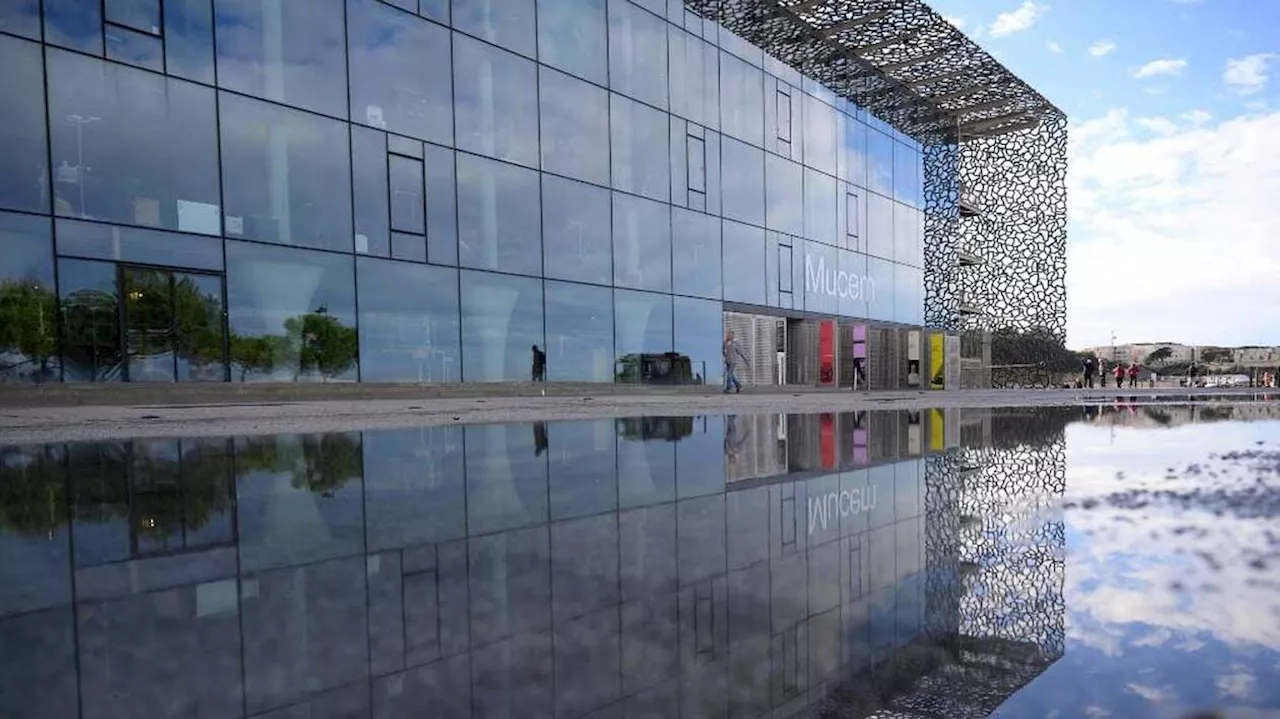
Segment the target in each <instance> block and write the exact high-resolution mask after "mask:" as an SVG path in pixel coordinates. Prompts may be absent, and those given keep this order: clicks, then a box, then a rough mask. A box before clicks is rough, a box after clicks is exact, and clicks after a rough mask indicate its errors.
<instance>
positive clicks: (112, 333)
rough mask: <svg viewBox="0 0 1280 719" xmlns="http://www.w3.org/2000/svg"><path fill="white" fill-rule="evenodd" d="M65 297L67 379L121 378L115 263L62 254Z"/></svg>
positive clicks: (60, 264) (64, 365) (61, 287)
mask: <svg viewBox="0 0 1280 719" xmlns="http://www.w3.org/2000/svg"><path fill="white" fill-rule="evenodd" d="M58 290H59V294H60V296H61V298H62V372H63V379H65V380H66V381H68V382H113V381H118V380H121V379H123V376H122V369H123V356H122V355H121V354H120V306H119V304H118V300H117V297H116V266H115V265H113V264H111V263H109V262H88V261H85V260H58Z"/></svg>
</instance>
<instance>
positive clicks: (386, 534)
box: [360, 260, 467, 647]
mask: <svg viewBox="0 0 1280 719" xmlns="http://www.w3.org/2000/svg"><path fill="white" fill-rule="evenodd" d="M368 262H369V264H382V263H379V262H376V261H368ZM364 263H365V261H363V260H362V261H360V264H364ZM455 277H456V273H455ZM361 289H363V288H361ZM455 297H456V295H455ZM362 303H363V301H362ZM361 310H363V307H362V308H361ZM360 325H361V330H362V331H363V329H364V318H363V317H361V321H360ZM456 370H457V368H456V367H455V372H456ZM462 432H463V429H462V427H413V428H409V429H396V430H379V431H377V432H366V433H365V434H364V474H365V482H364V486H365V516H366V518H367V519H366V521H367V524H366V527H367V529H366V531H367V537H368V542H369V550H370V551H386V550H389V549H392V550H393V549H401V548H409V547H417V546H418V545H424V544H425V545H430V544H432V543H435V542H441V541H447V540H450V539H460V538H462V537H465V536H466V521H467V510H466V485H465V482H466V475H465V474H464V472H465V469H464V464H463V462H464V458H463V445H462ZM427 551H428V552H429V553H431V554H434V553H435V548H434V547H430V548H428V549H427ZM437 566H438V565H437ZM428 579H429V581H428V582H427V583H426V584H425V585H418V586H426V587H430V588H431V590H433V591H434V590H435V588H436V586H437V585H436V580H435V577H430V578H428ZM417 616H423V615H417ZM433 624H434V622H433ZM397 626H398V625H397ZM415 636H416V637H420V636H423V635H417V634H416V632H415ZM384 646H385V645H384ZM418 646H419V647H420V646H421V645H418Z"/></svg>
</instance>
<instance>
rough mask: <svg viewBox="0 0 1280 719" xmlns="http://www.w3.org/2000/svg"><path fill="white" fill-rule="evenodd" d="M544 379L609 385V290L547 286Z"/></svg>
mask: <svg viewBox="0 0 1280 719" xmlns="http://www.w3.org/2000/svg"><path fill="white" fill-rule="evenodd" d="M546 293H547V379H548V380H550V381H556V382H566V381H567V382H611V381H613V290H611V289H609V288H608V287H592V286H589V285H576V284H570V283H568V282H547V286H546Z"/></svg>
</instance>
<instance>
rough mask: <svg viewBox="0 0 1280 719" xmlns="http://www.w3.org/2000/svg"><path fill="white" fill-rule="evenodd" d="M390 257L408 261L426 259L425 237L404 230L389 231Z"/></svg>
mask: <svg viewBox="0 0 1280 719" xmlns="http://www.w3.org/2000/svg"><path fill="white" fill-rule="evenodd" d="M391 257H392V258H394V259H397V260H406V261H408V262H426V261H427V239H426V238H425V237H423V236H422V235H411V234H408V233H406V232H392V233H391Z"/></svg>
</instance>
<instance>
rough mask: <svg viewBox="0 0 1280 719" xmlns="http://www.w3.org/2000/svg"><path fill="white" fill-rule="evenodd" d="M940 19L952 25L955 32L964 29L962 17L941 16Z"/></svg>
mask: <svg viewBox="0 0 1280 719" xmlns="http://www.w3.org/2000/svg"><path fill="white" fill-rule="evenodd" d="M942 19H943V20H946V21H947V22H949V23H951V24H952V25H954V26H955V28H956V29H957V30H963V29H964V18H962V17H952V16H951V15H943V16H942Z"/></svg>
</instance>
